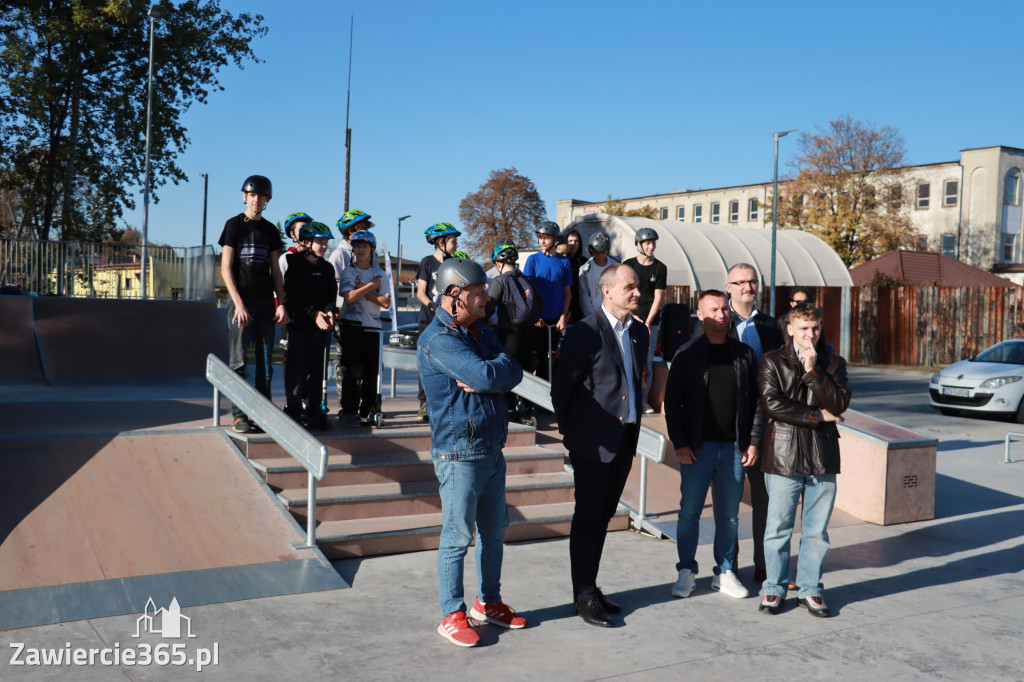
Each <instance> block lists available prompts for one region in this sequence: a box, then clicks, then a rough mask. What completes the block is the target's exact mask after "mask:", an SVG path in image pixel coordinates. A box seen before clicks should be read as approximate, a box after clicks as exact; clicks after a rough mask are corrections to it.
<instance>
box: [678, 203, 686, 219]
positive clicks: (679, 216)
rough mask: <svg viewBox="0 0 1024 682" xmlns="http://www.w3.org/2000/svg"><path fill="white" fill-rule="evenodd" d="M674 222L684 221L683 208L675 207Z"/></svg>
mask: <svg viewBox="0 0 1024 682" xmlns="http://www.w3.org/2000/svg"><path fill="white" fill-rule="evenodd" d="M676 220H686V207H685V206H676Z"/></svg>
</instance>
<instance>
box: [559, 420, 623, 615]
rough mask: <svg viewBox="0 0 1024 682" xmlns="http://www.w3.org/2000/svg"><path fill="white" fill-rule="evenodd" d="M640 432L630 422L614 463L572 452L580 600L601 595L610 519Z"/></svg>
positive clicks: (575, 583)
mask: <svg viewBox="0 0 1024 682" xmlns="http://www.w3.org/2000/svg"><path fill="white" fill-rule="evenodd" d="M639 433H640V427H639V425H637V424H627V425H626V433H625V435H624V436H623V438H622V443H621V444H620V445H619V451H618V452H617V453H615V458H614V459H612V461H611V462H608V463H604V462H599V461H597V460H592V459H583V458H581V457H577V456H574V455H573V453H571V452H570V453H569V461H570V462H572V468H573V478H574V479H575V481H576V508H575V510H574V511H573V515H572V526H571V527H570V529H569V563H570V567H571V568H570V570H571V572H572V595H573V599H574V600H575V601H576V602H581V601H586V600H588V599H593V598H594V597H596V596H597V594H596V592H595V591H594V590H595V588H596V587H597V572H598V570H599V569H600V567H601V554H602V552H603V551H604V539H605V536H606V535H607V534H608V522H609V521H611V519H612V517H613V516H614V515H615V510H616V509H617V508H618V506H619V498H620V497H622V490H623V489H624V488H625V487H626V479H627V478H629V470H630V469H631V468H632V466H633V457H634V455H635V454H636V441H637V436H638V435H639Z"/></svg>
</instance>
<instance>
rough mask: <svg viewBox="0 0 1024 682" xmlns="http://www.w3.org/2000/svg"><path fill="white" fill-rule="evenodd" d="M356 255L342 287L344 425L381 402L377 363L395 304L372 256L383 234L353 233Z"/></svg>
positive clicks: (365, 416)
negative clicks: (384, 317) (385, 316)
mask: <svg viewBox="0 0 1024 682" xmlns="http://www.w3.org/2000/svg"><path fill="white" fill-rule="evenodd" d="M349 239H350V242H351V243H352V255H353V257H354V260H353V262H352V263H350V264H349V266H348V267H346V268H345V270H344V271H342V273H341V279H340V281H339V286H338V291H339V293H340V295H341V297H342V299H344V301H345V307H344V308H342V310H341V315H340V316H339V320H338V322H339V324H338V329H339V330H340V334H339V336H340V339H341V356H340V358H339V362H338V364H339V365H341V366H343V367H344V372H343V373H342V380H341V394H340V396H339V397H340V398H341V411H340V413H339V414H338V418H339V419H340V420H341V424H342V426H346V427H358V426H359V425H360V423H362V424H363V425H366V424H369V423H370V422H371V420H372V419H373V412H374V410H375V409H376V405H377V364H378V363H379V361H380V311H381V309H382V308H390V307H391V287H390V284H391V282H389V281H388V278H387V277H386V276H385V274H384V271H383V270H381V269H380V268H379V267H377V266H375V265H373V263H372V262H371V257H372V256H373V252H374V251H375V250H376V249H377V239H376V238H375V237H374V236H373V233H372V232H370V231H369V230H357V231H356V232H354V233H353V234H352V236H351V237H350V238H349Z"/></svg>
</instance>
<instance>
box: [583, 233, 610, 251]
mask: <svg viewBox="0 0 1024 682" xmlns="http://www.w3.org/2000/svg"><path fill="white" fill-rule="evenodd" d="M610 246H611V240H610V239H608V235H606V234H605V233H604V232H595V233H594V234H592V235H590V241H588V242H587V248H589V249H590V253H594V252H595V251H607V250H608V247H610Z"/></svg>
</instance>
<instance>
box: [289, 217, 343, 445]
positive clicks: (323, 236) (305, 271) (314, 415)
mask: <svg viewBox="0 0 1024 682" xmlns="http://www.w3.org/2000/svg"><path fill="white" fill-rule="evenodd" d="M298 238H299V243H300V244H301V245H302V250H301V251H296V252H295V253H289V254H288V255H287V260H288V269H287V272H286V274H285V278H284V290H285V294H286V295H287V296H288V301H289V303H290V305H291V309H292V319H291V322H289V323H288V330H289V333H288V336H289V345H290V346H291V350H290V352H289V353H288V355H287V357H286V358H285V363H284V386H285V393H286V399H285V400H286V402H285V408H284V411H285V413H287V414H288V415H289V416H290V417H291V418H292V419H294V420H295V421H297V422H299V423H300V424H302V425H303V426H305V427H307V428H316V429H326V428H327V415H326V414H324V408H325V406H322V405H321V385H322V384H321V382H322V380H323V376H324V355H325V352H324V351H325V350H326V349H327V348H328V346H329V344H330V342H331V330H332V329H334V300H335V297H336V296H337V283H336V282H335V280H334V269H333V268H332V267H331V265H330V263H328V262H327V261H326V260H324V254H325V253H327V242H328V241H330V240H331V239H332V238H333V235H332V234H331V230H330V228H328V227H327V226H326V225H324V224H323V223H318V222H310V223H305V224H303V225H302V226H301V227H300V228H299V230H298ZM303 402H305V403H306V408H305V410H303V407H302V403H303Z"/></svg>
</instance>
